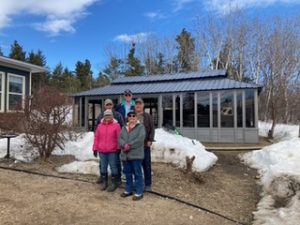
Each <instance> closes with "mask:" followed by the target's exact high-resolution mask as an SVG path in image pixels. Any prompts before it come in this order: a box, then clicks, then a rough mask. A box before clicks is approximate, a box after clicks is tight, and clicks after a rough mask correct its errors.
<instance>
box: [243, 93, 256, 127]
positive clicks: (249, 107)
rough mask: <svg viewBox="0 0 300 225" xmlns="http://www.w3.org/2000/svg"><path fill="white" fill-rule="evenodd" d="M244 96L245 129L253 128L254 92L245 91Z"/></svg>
mask: <svg viewBox="0 0 300 225" xmlns="http://www.w3.org/2000/svg"><path fill="white" fill-rule="evenodd" d="M245 96H246V127H255V116H254V90H245Z"/></svg>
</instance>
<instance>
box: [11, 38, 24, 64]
mask: <svg viewBox="0 0 300 225" xmlns="http://www.w3.org/2000/svg"><path fill="white" fill-rule="evenodd" d="M9 58H12V59H16V60H20V61H25V59H26V52H25V51H23V47H22V46H21V45H19V43H18V42H17V41H14V43H13V44H12V45H11V48H10V53H9Z"/></svg>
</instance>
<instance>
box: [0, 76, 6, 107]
mask: <svg viewBox="0 0 300 225" xmlns="http://www.w3.org/2000/svg"><path fill="white" fill-rule="evenodd" d="M0 77H1V91H0V93H1V104H0V112H4V99H5V98H4V96H5V85H4V84H5V73H4V72H0Z"/></svg>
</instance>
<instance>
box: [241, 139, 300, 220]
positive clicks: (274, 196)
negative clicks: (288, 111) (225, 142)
mask: <svg viewBox="0 0 300 225" xmlns="http://www.w3.org/2000/svg"><path fill="white" fill-rule="evenodd" d="M241 159H242V160H243V161H244V162H245V163H246V164H248V165H249V166H251V167H253V168H255V169H258V172H259V173H260V175H261V179H260V182H261V184H262V185H263V198H262V199H261V200H260V202H259V204H258V207H257V212H254V225H283V224H284V225H297V224H299V220H300V210H299V209H300V166H299V162H300V139H297V138H294V139H291V140H289V141H282V142H279V143H277V144H273V145H270V146H268V147H265V148H263V149H262V150H258V151H253V152H249V153H246V154H244V155H242V156H241Z"/></svg>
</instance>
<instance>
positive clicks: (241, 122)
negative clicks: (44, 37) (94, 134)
mask: <svg viewBox="0 0 300 225" xmlns="http://www.w3.org/2000/svg"><path fill="white" fill-rule="evenodd" d="M125 89H130V90H131V91H132V92H133V93H134V98H138V97H141V98H143V100H144V102H145V110H146V111H147V112H149V113H151V114H152V116H153V118H154V121H155V125H156V126H157V127H164V126H167V125H172V126H175V127H177V128H179V129H180V131H181V133H182V134H183V135H184V136H187V137H190V138H194V139H198V140H200V141H203V142H220V143H257V142H258V122H257V121H258V106H257V101H258V94H259V91H260V86H258V85H255V84H251V83H245V82H240V81H236V80H231V79H228V78H227V73H226V71H224V70H215V71H210V72H194V73H188V74H186V73H179V74H172V75H153V76H138V77H122V78H118V79H116V80H114V81H113V82H112V83H111V85H110V86H106V87H103V88H96V89H92V90H89V91H85V92H81V93H77V94H75V95H74V103H75V104H74V115H73V116H74V122H75V124H77V125H78V126H81V127H84V128H86V129H87V130H93V128H94V125H95V119H96V117H97V115H98V114H99V113H100V112H101V111H102V110H103V103H104V100H105V99H106V98H111V99H112V100H113V101H114V103H115V104H117V103H118V102H120V100H121V99H122V94H123V91H124V90H125Z"/></svg>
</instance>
